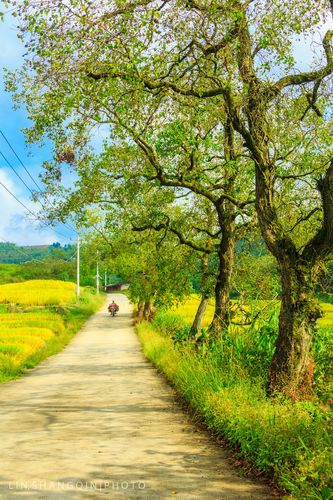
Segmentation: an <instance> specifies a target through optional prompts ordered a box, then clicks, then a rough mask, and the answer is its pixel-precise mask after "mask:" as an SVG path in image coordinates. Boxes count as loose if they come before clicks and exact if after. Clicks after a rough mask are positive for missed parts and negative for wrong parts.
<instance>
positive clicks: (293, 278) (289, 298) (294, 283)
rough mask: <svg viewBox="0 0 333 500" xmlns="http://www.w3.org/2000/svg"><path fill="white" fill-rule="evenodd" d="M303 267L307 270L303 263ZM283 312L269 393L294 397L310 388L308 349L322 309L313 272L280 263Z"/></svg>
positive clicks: (271, 369) (294, 265)
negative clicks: (313, 282) (315, 294)
mask: <svg viewBox="0 0 333 500" xmlns="http://www.w3.org/2000/svg"><path fill="white" fill-rule="evenodd" d="M303 269H305V266H304V263H303ZM280 271H281V277H282V297H281V312H280V319H279V334H278V337H277V340H276V350H275V353H274V356H273V358H272V361H271V365H270V371H269V382H268V393H269V394H271V393H273V392H283V393H284V394H288V395H290V396H292V397H293V398H296V397H297V396H298V395H300V394H302V393H306V392H309V390H311V382H312V380H311V379H312V373H311V372H312V369H311V361H310V359H309V351H310V347H311V342H312V338H313V334H314V331H315V328H316V321H317V319H318V318H319V317H320V316H321V310H320V308H319V305H318V304H317V303H316V300H315V297H314V290H313V285H312V281H311V276H310V272H309V270H308V269H307V270H306V272H304V271H303V270H302V268H301V267H300V266H299V265H298V264H297V263H296V264H293V263H291V262H288V263H287V264H286V263H283V264H282V265H280Z"/></svg>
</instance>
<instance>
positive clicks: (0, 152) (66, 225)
mask: <svg viewBox="0 0 333 500" xmlns="http://www.w3.org/2000/svg"><path fill="white" fill-rule="evenodd" d="M0 135H1V136H2V137H3V139H4V140H5V141H6V143H7V144H8V146H9V147H10V149H11V151H12V152H13V153H14V155H15V156H16V158H17V159H18V161H19V162H20V164H21V165H22V167H23V168H24V170H25V172H26V173H27V174H28V176H29V177H30V179H31V180H32V182H33V183H34V184H35V186H36V187H37V189H38V190H39V192H40V193H42V192H43V191H42V189H41V188H40V186H39V185H38V184H37V182H36V181H35V179H34V177H33V176H32V175H31V174H30V172H29V170H28V169H27V168H26V166H25V165H24V163H23V161H22V160H21V158H20V157H19V155H18V154H17V153H16V151H15V149H14V147H13V146H12V145H11V143H10V141H9V140H8V139H7V137H6V136H5V134H4V133H3V131H2V130H1V129H0ZM0 155H1V156H2V157H3V159H4V160H5V162H6V163H7V165H8V166H9V167H10V168H11V169H12V170H13V172H14V174H15V175H16V176H17V177H18V178H19V179H20V181H21V182H22V183H23V184H24V186H25V187H26V188H27V189H28V190H29V192H30V193H31V194H32V196H34V193H33V191H32V189H30V187H29V186H28V185H27V184H26V182H25V181H24V179H22V177H21V176H20V175H19V173H18V172H17V171H16V169H15V168H14V167H13V165H12V164H11V163H10V161H9V160H8V159H7V158H6V156H5V155H4V154H3V153H2V151H0ZM37 201H38V203H39V204H40V205H41V207H42V208H43V209H44V206H43V204H42V202H41V201H40V200H37ZM61 224H62V225H63V226H65V227H67V229H69V230H70V231H74V232H75V233H77V231H76V229H75V228H74V226H72V225H68V224H67V223H65V222H61Z"/></svg>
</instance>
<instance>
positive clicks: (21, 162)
mask: <svg viewBox="0 0 333 500" xmlns="http://www.w3.org/2000/svg"><path fill="white" fill-rule="evenodd" d="M0 134H1V135H2V137H3V138H4V140H5V141H6V143H7V144H8V146H9V147H10V149H11V150H12V151H13V153H14V155H15V156H16V158H17V159H18V161H19V162H20V164H21V165H22V167H23V168H24V170H25V171H26V173H27V174H28V176H29V177H30V179H31V180H32V182H33V183H34V184H35V186H36V187H37V189H38V190H39V191H40V192H42V190H41V188H40V187H39V185H38V184H37V182H36V181H35V179H34V178H33V176H32V175H31V174H30V172H29V170H28V169H27V168H26V166H25V165H24V163H23V161H22V160H21V158H20V157H19V155H18V154H17V153H16V151H15V149H14V148H13V146H12V145H11V143H10V142H9V140H8V139H7V137H6V136H5V134H4V133H3V132H2V130H1V129H0ZM28 189H29V188H28ZM29 191H31V190H30V189H29Z"/></svg>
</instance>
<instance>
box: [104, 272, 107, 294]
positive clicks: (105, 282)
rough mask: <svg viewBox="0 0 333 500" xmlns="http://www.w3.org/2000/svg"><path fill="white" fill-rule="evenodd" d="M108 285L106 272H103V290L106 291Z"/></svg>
mask: <svg viewBox="0 0 333 500" xmlns="http://www.w3.org/2000/svg"><path fill="white" fill-rule="evenodd" d="M107 284H108V270H107V269H105V271H104V290H105V291H106V285H107Z"/></svg>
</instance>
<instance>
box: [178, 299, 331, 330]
mask: <svg viewBox="0 0 333 500" xmlns="http://www.w3.org/2000/svg"><path fill="white" fill-rule="evenodd" d="M199 300H200V298H199V296H198V295H195V294H193V295H191V296H190V297H188V299H187V300H186V301H185V302H184V303H182V304H179V305H178V306H176V307H174V308H173V311H174V312H175V313H176V314H178V315H179V316H182V318H184V320H185V321H186V323H188V324H191V323H192V321H193V319H194V316H195V313H196V311H197V308H198V306H199ZM260 302H261V304H260V306H261V307H265V306H266V305H267V304H268V302H267V301H260ZM274 304H275V307H276V306H277V304H276V302H275V303H274ZM320 306H321V308H322V310H323V313H324V315H323V317H322V318H320V319H319V321H318V324H319V326H330V325H333V305H332V304H327V303H324V302H321V304H320ZM245 309H248V307H245ZM213 314H214V300H213V299H211V300H210V302H209V305H208V307H207V311H206V314H205V318H204V321H203V326H208V325H209V324H210V322H211V320H212V319H213Z"/></svg>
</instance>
